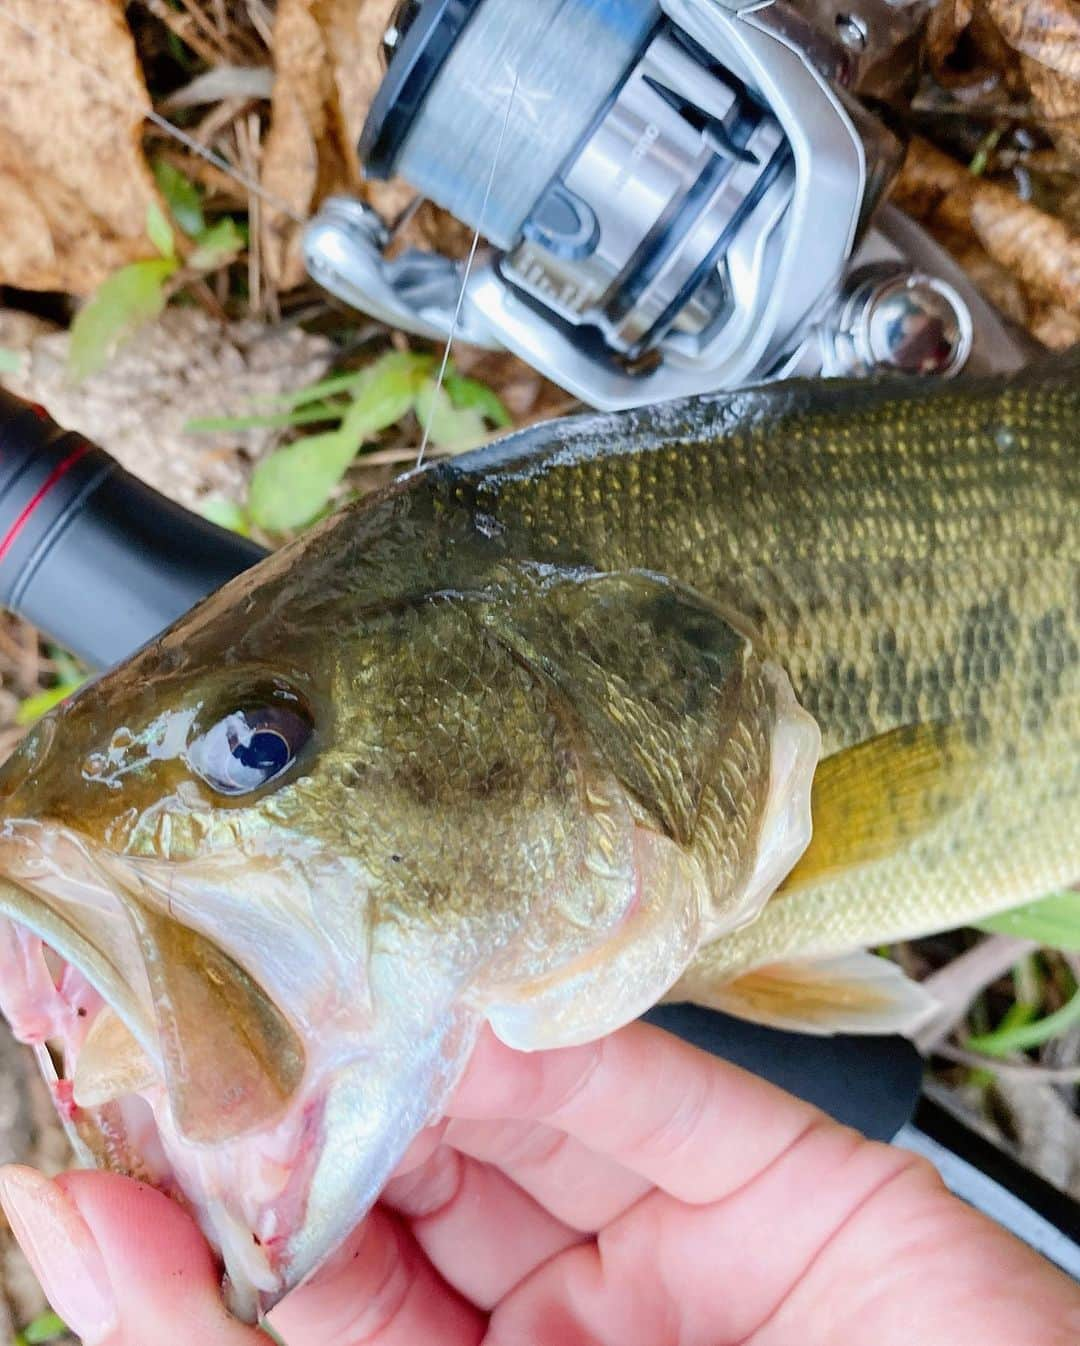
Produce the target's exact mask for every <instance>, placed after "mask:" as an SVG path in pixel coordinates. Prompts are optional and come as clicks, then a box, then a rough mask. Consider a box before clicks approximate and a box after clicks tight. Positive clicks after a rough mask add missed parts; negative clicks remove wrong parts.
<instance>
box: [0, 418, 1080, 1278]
mask: <svg viewBox="0 0 1080 1346" xmlns="http://www.w3.org/2000/svg"><path fill="white" fill-rule="evenodd" d="M265 554H266V553H265V552H264V551H263V549H262V548H261V547H259V546H258V545H257V544H255V543H253V542H251V541H249V540H247V539H245V538H242V537H239V536H238V535H237V534H235V533H232V532H229V531H227V530H225V529H223V528H219V527H218V526H217V525H215V524H212V523H210V522H208V521H207V520H206V519H203V518H201V517H200V516H199V515H197V514H194V513H192V512H191V511H190V510H187V509H184V508H183V507H182V506H180V505H177V504H175V503H174V502H172V501H170V500H168V499H166V498H165V497H164V496H163V495H161V494H159V493H158V492H157V491H155V490H153V489H152V488H151V487H149V486H147V485H145V484H144V483H143V482H141V481H139V480H138V479H137V478H136V477H133V476H132V475H131V474H130V473H128V472H126V471H124V469H123V468H121V467H120V465H119V464H118V463H116V462H115V461H114V460H113V459H112V458H110V457H109V455H108V454H107V453H105V452H104V450H102V449H100V448H98V447H97V446H95V445H93V444H91V443H90V442H89V441H88V440H86V439H85V438H84V437H82V436H81V435H77V434H73V433H71V432H68V431H64V430H62V429H61V428H60V427H59V426H57V425H56V424H55V423H54V422H53V421H52V420H51V418H50V417H49V416H48V414H47V413H46V412H45V410H44V409H43V408H42V407H39V406H33V405H31V404H30V403H27V402H23V401H21V400H20V399H19V398H16V397H14V396H12V395H11V394H9V393H2V392H0V603H2V604H4V605H5V606H7V607H9V608H11V609H12V610H13V611H15V612H17V613H19V614H20V615H21V616H23V617H25V618H27V619H28V620H30V621H32V622H33V623H34V624H35V625H37V626H39V627H40V628H42V629H43V630H44V631H46V632H47V633H48V634H49V635H50V636H52V637H53V638H54V639H55V640H57V641H58V642H59V643H60V644H62V645H64V646H65V647H66V648H68V649H70V650H72V651H74V652H75V653H77V654H78V655H80V656H81V657H82V658H83V659H84V660H85V661H86V662H87V663H88V664H90V665H91V666H93V667H96V668H106V667H108V666H110V665H112V664H114V663H119V662H120V661H121V660H123V659H126V658H127V657H128V656H129V655H131V654H132V653H133V652H134V651H135V650H136V649H138V648H139V647H140V646H141V645H143V644H145V643H146V642H147V641H149V640H151V639H153V638H154V637H155V636H156V635H158V634H159V633H160V632H161V631H162V630H163V629H164V628H165V627H167V626H169V625H171V623H172V622H174V621H175V620H176V619H177V618H179V617H180V616H182V615H183V614H184V613H185V612H186V611H187V610H188V609H189V608H190V607H191V606H192V605H193V604H195V603H196V602H198V601H199V599H201V598H203V597H205V596H206V595H207V594H209V593H212V592H213V591H214V590H215V589H216V588H218V587H220V586H221V585H222V584H224V583H226V582H227V581H228V580H229V579H232V578H233V577H234V576H236V575H238V574H240V573H241V572H243V571H244V570H247V569H248V568H249V567H250V566H252V565H254V564H255V563H256V562H257V561H259V560H260V559H261V558H262V557H263V556H264V555H265ZM645 1017H646V1018H647V1019H649V1020H650V1021H651V1022H653V1023H656V1024H658V1025H659V1026H661V1027H663V1028H665V1029H667V1030H668V1031H669V1032H672V1033H675V1034H676V1035H677V1036H679V1037H682V1038H684V1039H685V1040H687V1041H689V1042H692V1043H694V1044H695V1045H696V1046H699V1047H701V1048H703V1049H704V1050H706V1051H709V1052H712V1053H713V1054H714V1055H717V1056H720V1057H722V1058H724V1059H726V1060H730V1061H733V1062H735V1063H736V1064H737V1065H741V1066H743V1067H745V1068H746V1069H748V1070H751V1071H753V1072H755V1073H756V1074H758V1075H761V1076H763V1077H764V1078H766V1079H769V1080H771V1081H772V1082H773V1083H775V1084H777V1085H779V1086H780V1087H781V1088H784V1089H786V1090H788V1091H789V1092H791V1093H794V1094H797V1095H799V1096H800V1097H802V1098H804V1099H806V1100H807V1101H809V1102H811V1103H814V1104H816V1105H817V1106H819V1107H821V1108H822V1109H824V1110H825V1111H826V1112H828V1113H830V1114H831V1115H832V1116H833V1117H835V1118H837V1119H838V1120H839V1121H841V1122H844V1123H845V1124H847V1125H849V1126H853V1127H855V1128H857V1129H858V1130H860V1131H862V1132H863V1133H864V1134H866V1135H868V1136H870V1137H872V1138H875V1139H878V1140H891V1141H893V1143H895V1144H899V1145H902V1146H904V1147H905V1148H907V1149H910V1150H914V1151H916V1152H918V1153H921V1154H923V1155H924V1156H925V1157H927V1158H928V1159H930V1160H931V1162H933V1163H934V1164H935V1166H936V1167H937V1168H938V1170H939V1171H940V1172H941V1173H942V1175H943V1177H944V1178H945V1180H946V1182H947V1183H948V1185H949V1186H950V1187H951V1188H952V1189H953V1190H954V1191H955V1192H956V1193H957V1194H958V1195H960V1196H961V1197H963V1198H964V1199H965V1200H967V1201H968V1202H970V1203H971V1204H973V1205H975V1206H977V1207H979V1208H980V1209H981V1210H983V1211H984V1212H986V1213H987V1214H988V1215H990V1216H992V1217H993V1218H994V1219H996V1220H997V1221H998V1222H999V1223H1000V1224H1002V1225H1004V1226H1006V1227H1007V1228H1009V1229H1011V1230H1012V1231H1013V1232H1014V1233H1015V1234H1017V1235H1018V1236H1019V1237H1021V1238H1023V1239H1024V1240H1025V1241H1026V1242H1028V1243H1029V1244H1030V1245H1031V1246H1032V1247H1035V1248H1037V1249H1038V1250H1039V1251H1040V1252H1042V1253H1043V1254H1044V1255H1045V1256H1047V1257H1048V1258H1049V1259H1050V1260H1052V1261H1054V1262H1056V1263H1057V1264H1058V1265H1059V1266H1061V1267H1062V1268H1063V1269H1064V1270H1066V1271H1067V1272H1068V1273H1069V1274H1070V1275H1072V1276H1074V1277H1076V1278H1077V1279H1080V1208H1078V1206H1077V1204H1076V1203H1075V1202H1073V1201H1071V1200H1070V1199H1069V1198H1068V1197H1067V1196H1065V1195H1064V1194H1062V1193H1061V1192H1059V1191H1057V1190H1056V1189H1055V1188H1053V1187H1051V1186H1050V1185H1049V1184H1048V1183H1045V1182H1043V1181H1042V1180H1041V1179H1040V1178H1038V1177H1037V1176H1036V1175H1034V1174H1032V1173H1030V1172H1029V1171H1028V1170H1027V1169H1025V1168H1023V1167H1022V1166H1021V1165H1020V1164H1018V1163H1016V1162H1015V1161H1014V1160H1012V1159H1011V1158H1010V1157H1009V1156H1008V1155H1006V1154H1005V1153H1004V1152H1003V1151H1000V1150H998V1149H997V1148H996V1147H994V1146H991V1145H989V1143H988V1142H985V1141H983V1140H982V1139H981V1138H980V1137H978V1136H976V1135H975V1134H974V1133H973V1132H972V1131H970V1130H969V1129H968V1128H967V1127H965V1126H963V1125H962V1124H961V1123H960V1122H959V1121H958V1120H956V1119H954V1118H953V1117H951V1116H950V1114H948V1113H947V1112H946V1111H945V1110H944V1109H943V1108H942V1107H940V1106H939V1105H937V1104H936V1103H934V1102H932V1101H931V1100H929V1099H928V1098H926V1097H925V1096H922V1093H921V1089H922V1076H923V1064H922V1061H921V1058H920V1057H919V1055H918V1053H917V1052H916V1050H915V1048H914V1047H913V1046H912V1044H911V1043H910V1042H907V1041H906V1040H905V1039H903V1038H899V1037H863V1036H845V1035H838V1036H835V1037H814V1036H807V1035H805V1034H799V1033H787V1032H783V1031H780V1030H778V1029H773V1028H766V1027H763V1026H761V1025H759V1024H752V1023H748V1022H746V1021H744V1020H740V1019H735V1018H731V1017H729V1016H728V1015H725V1014H720V1013H717V1012H715V1011H711V1010H706V1009H702V1008H700V1007H698V1006H694V1005H664V1006H660V1007H658V1008H656V1009H654V1010H652V1011H651V1012H650V1013H649V1014H647V1015H646V1016H645Z"/></svg>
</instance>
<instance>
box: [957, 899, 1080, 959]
mask: <svg viewBox="0 0 1080 1346" xmlns="http://www.w3.org/2000/svg"><path fill="white" fill-rule="evenodd" d="M979 929H980V930H988V931H990V932H992V933H994V934H998V935H1015V936H1016V937H1017V938H1018V939H1033V940H1035V942H1036V943H1037V944H1042V945H1044V946H1045V947H1046V948H1049V949H1067V950H1070V951H1072V952H1080V892H1064V893H1053V894H1052V895H1051V896H1050V897H1044V898H1042V900H1041V901H1039V902H1029V903H1028V904H1027V905H1026V906H1023V907H1014V908H1013V909H1012V911H1002V912H999V913H998V915H996V916H988V917H987V918H986V920H985V921H980V922H979Z"/></svg>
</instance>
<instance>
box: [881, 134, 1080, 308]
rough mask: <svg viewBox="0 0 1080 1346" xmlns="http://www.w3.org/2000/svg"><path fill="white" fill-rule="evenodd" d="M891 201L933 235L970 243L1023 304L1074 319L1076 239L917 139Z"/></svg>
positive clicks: (1078, 275)
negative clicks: (1020, 290) (1014, 286)
mask: <svg viewBox="0 0 1080 1346" xmlns="http://www.w3.org/2000/svg"><path fill="white" fill-rule="evenodd" d="M895 199H896V201H897V203H898V204H899V205H900V206H902V207H903V208H904V209H906V210H908V211H909V212H910V213H911V214H913V215H914V216H915V217H916V218H917V219H920V220H922V221H923V222H924V223H925V224H928V225H929V226H930V227H931V228H932V229H933V230H934V232H935V233H940V232H944V233H945V234H948V233H953V234H962V235H964V236H967V237H969V238H970V237H974V239H975V240H976V241H977V242H978V243H979V245H980V246H981V247H982V248H983V249H984V250H985V252H987V253H988V254H989V256H990V257H991V258H993V260H994V261H995V262H996V263H997V264H998V265H999V266H1001V267H1003V268H1004V269H1005V270H1006V271H1007V272H1010V273H1011V274H1012V275H1014V276H1015V277H1016V278H1017V280H1018V281H1019V282H1020V283H1021V284H1022V285H1023V287H1024V290H1025V292H1026V293H1027V295H1028V296H1029V298H1030V299H1032V300H1034V301H1037V302H1038V303H1040V304H1041V305H1042V306H1043V307H1045V306H1046V305H1050V306H1052V307H1053V308H1055V309H1062V310H1064V311H1065V312H1066V313H1070V314H1074V315H1075V314H1080V237H1077V235H1076V234H1075V233H1074V232H1073V231H1072V230H1070V229H1069V227H1068V226H1067V225H1066V224H1064V223H1063V222H1062V221H1061V220H1057V219H1055V218H1054V217H1053V216H1051V215H1048V214H1046V212H1045V211H1042V210H1039V209H1038V207H1036V206H1033V205H1031V204H1030V203H1029V202H1026V201H1021V200H1020V198H1019V197H1018V196H1016V195H1015V194H1014V193H1013V192H1011V191H1009V190H1008V189H1007V188H1005V187H1000V186H998V185H997V184H996V183H992V182H987V181H985V180H984V179H982V178H977V177H974V176H972V174H971V173H969V172H968V171H967V169H965V168H964V167H963V165H962V164H959V163H957V162H956V160H955V159H951V158H950V157H949V156H948V155H947V154H943V153H942V151H941V150H939V149H936V148H935V147H934V146H933V145H931V144H930V143H929V142H928V141H926V140H923V139H921V138H920V137H918V136H916V137H914V138H913V139H912V141H911V144H910V146H909V148H908V154H907V159H906V160H905V163H904V168H903V171H902V172H901V175H900V178H899V180H898V182H897V187H896V194H895Z"/></svg>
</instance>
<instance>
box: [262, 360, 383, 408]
mask: <svg viewBox="0 0 1080 1346" xmlns="http://www.w3.org/2000/svg"><path fill="white" fill-rule="evenodd" d="M367 372H368V371H367V370H366V369H350V370H348V371H347V372H346V373H344V374H331V375H330V377H329V378H327V379H320V380H319V382H318V383H309V384H308V386H307V387H306V388H299V389H297V391H296V392H295V393H286V394H285V396H284V397H275V398H274V400H273V402H272V403H271V405H272V406H275V407H286V408H287V407H302V406H304V405H306V404H307V403H308V402H318V401H320V400H321V399H322V398H324V397H331V396H333V395H334V394H335V393H347V392H351V391H352V389H353V388H355V387H356V385H357V384H358V383H361V382H362V381H363V379H364V376H365V375H366V374H367Z"/></svg>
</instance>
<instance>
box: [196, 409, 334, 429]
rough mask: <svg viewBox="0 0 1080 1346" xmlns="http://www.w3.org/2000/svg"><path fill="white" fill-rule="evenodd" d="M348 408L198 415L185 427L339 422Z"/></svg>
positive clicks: (266, 426) (271, 426)
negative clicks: (256, 413)
mask: <svg viewBox="0 0 1080 1346" xmlns="http://www.w3.org/2000/svg"><path fill="white" fill-rule="evenodd" d="M347 408H348V403H345V402H316V403H314V404H311V405H309V406H303V407H297V408H296V409H295V410H294V411H278V412H271V413H268V414H267V415H257V416H198V417H196V418H195V419H194V420H190V421H187V422H186V423H185V425H184V429H185V430H186V431H187V432H188V433H189V434H193V435H203V434H215V433H218V432H220V431H226V432H229V433H231V432H234V431H237V430H261V429H268V430H280V429H284V428H286V427H288V426H293V425H313V424H315V423H316V422H318V421H340V420H341V418H342V416H343V415H344V414H345V412H346V410H347Z"/></svg>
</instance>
